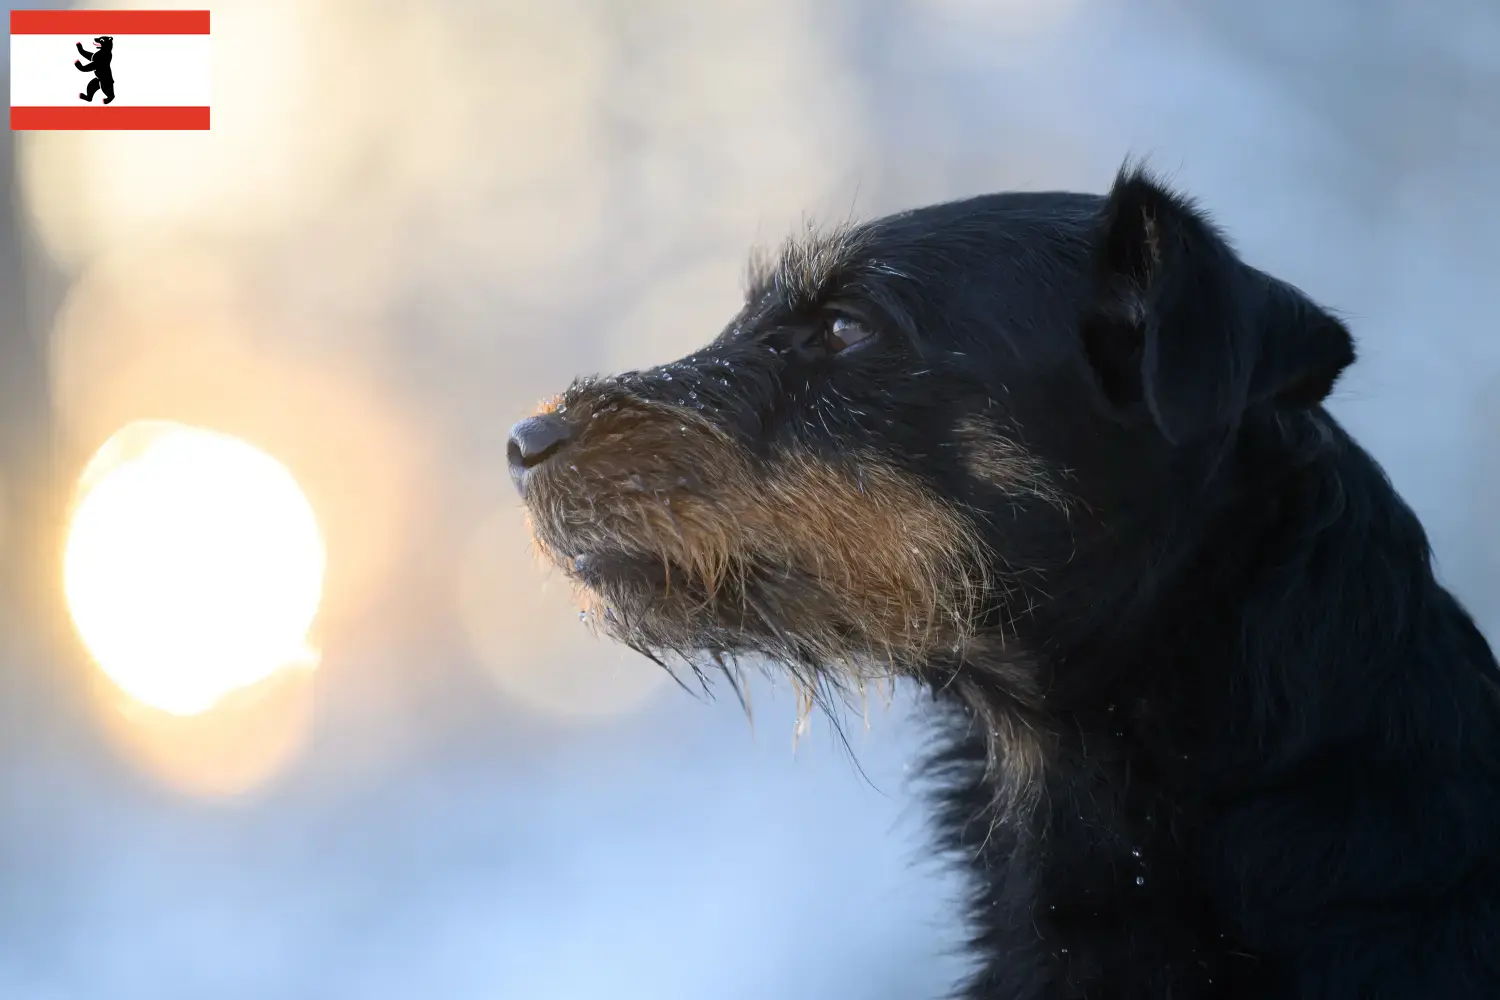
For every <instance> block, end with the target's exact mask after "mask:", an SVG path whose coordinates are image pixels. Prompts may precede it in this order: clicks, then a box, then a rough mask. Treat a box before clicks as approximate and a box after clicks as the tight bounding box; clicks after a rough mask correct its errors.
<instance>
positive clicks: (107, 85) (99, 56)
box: [73, 35, 115, 104]
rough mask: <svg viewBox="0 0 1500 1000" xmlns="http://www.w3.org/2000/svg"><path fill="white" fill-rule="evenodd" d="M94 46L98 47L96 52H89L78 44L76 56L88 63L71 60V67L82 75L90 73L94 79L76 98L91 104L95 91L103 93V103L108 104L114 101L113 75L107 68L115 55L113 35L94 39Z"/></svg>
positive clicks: (81, 44)
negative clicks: (82, 73)
mask: <svg viewBox="0 0 1500 1000" xmlns="http://www.w3.org/2000/svg"><path fill="white" fill-rule="evenodd" d="M94 44H95V45H97V46H99V48H98V51H95V52H90V51H89V50H88V49H86V48H84V47H83V43H82V42H78V43H77V46H78V54H79V55H81V56H83V57H84V58H85V59H88V60H89V62H87V63H81V62H79V61H78V60H76V59H75V60H73V65H74V66H76V67H78V69H79V70H80V71H82V72H84V73H89V72H92V73H93V74H94V78H93V79H92V80H90V81H89V89H88V90H87V91H85V92H84V93H82V94H79V95H78V96H79V97H81V98H82V99H83V100H85V101H90V102H92V101H93V99H94V92H95V91H96V90H101V89H102V90H103V91H104V103H105V104H108V103H109V102H110V101H113V100H114V99H115V74H114V71H113V70H111V69H110V68H109V63H110V60H111V59H113V58H114V54H115V39H114V36H113V35H100V36H99V37H98V38H96V39H94Z"/></svg>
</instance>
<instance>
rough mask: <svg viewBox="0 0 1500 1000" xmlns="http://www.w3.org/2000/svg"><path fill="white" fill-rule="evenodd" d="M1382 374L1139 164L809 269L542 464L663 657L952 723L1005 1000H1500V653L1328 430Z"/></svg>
mask: <svg viewBox="0 0 1500 1000" xmlns="http://www.w3.org/2000/svg"><path fill="white" fill-rule="evenodd" d="M836 317H837V318H839V319H840V320H841V321H842V322H843V323H844V324H845V326H844V327H843V329H845V331H846V333H847V330H848V329H850V327H848V326H847V324H850V323H853V324H856V325H858V326H859V327H861V328H862V329H865V330H869V331H872V332H873V334H874V336H872V337H870V338H868V339H867V340H866V341H864V342H862V343H860V345H859V346H858V347H856V348H853V349H851V350H848V351H846V352H843V353H838V348H839V347H841V346H842V345H843V343H845V342H846V341H845V340H840V339H836V338H835V336H834V335H833V334H832V333H831V331H833V330H834V325H833V321H834V319H835V318H836ZM1353 358H1354V350H1353V342H1352V340H1351V338H1350V336H1349V333H1348V331H1347V329H1345V327H1344V326H1343V324H1342V323H1341V322H1339V321H1338V320H1337V319H1336V318H1334V317H1333V316H1332V315H1331V314H1329V313H1328V312H1327V311H1326V310H1324V309H1322V308H1320V307H1319V306H1317V305H1316V304H1314V303H1313V302H1312V301H1311V300H1309V299H1308V298H1307V297H1306V296H1305V295H1303V294H1302V293H1301V292H1300V291H1298V290H1297V289H1295V288H1292V287H1291V286H1290V285H1287V284H1285V283H1283V282H1280V281H1278V280H1276V279H1274V278H1271V277H1270V276H1269V275H1266V274H1264V273H1263V272H1260V271H1258V270H1255V269H1254V268H1252V267H1250V266H1248V265H1247V264H1245V263H1244V262H1242V261H1241V260H1240V259H1239V258H1238V257H1237V256H1236V254H1235V253H1234V251H1233V250H1232V248H1231V247H1230V246H1229V244H1228V243H1227V242H1226V241H1225V240H1224V238H1223V237H1222V235H1221V234H1220V233H1219V232H1218V231H1217V230H1216V229H1215V228H1214V227H1213V226H1212V224H1211V223H1209V222H1208V221H1207V220H1206V219H1205V218H1204V216H1203V215H1202V213H1201V212H1199V211H1198V210H1197V208H1196V207H1195V206H1193V205H1192V204H1191V203H1190V202H1188V201H1187V200H1185V199H1183V198H1181V197H1180V196H1178V195H1175V194H1173V193H1172V192H1170V191H1167V190H1165V189H1163V188H1162V187H1161V186H1160V185H1159V184H1157V183H1156V182H1155V181H1153V180H1152V179H1151V178H1149V177H1147V176H1145V175H1144V174H1141V173H1139V172H1136V171H1125V172H1122V174H1121V176H1120V177H1119V178H1118V180H1117V182H1116V184H1115V186H1114V188H1113V190H1112V191H1111V192H1110V194H1109V195H1108V196H1107V197H1104V198H1098V197H1092V196H1087V195H1074V194H1064V193H1051V194H1030V195H1020V194H1012V195H995V196H990V197H986V198H979V199H973V200H971V201H967V202H959V203H954V204H949V205H939V206H933V207H931V208H927V209H922V210H919V211H915V212H908V213H904V214H902V215H897V216H892V217H890V218H887V219H883V220H879V221H877V222H874V223H870V224H867V225H864V226H858V227H848V228H845V229H841V230H836V231H834V232H832V233H824V234H822V235H820V236H818V235H815V236H812V237H810V238H809V239H805V240H802V241H799V242H794V243H793V244H791V245H790V246H789V247H788V248H787V249H786V250H784V251H783V253H782V254H781V256H780V257H779V258H778V259H777V261H776V262H774V264H769V265H762V266H760V267H759V268H758V269H757V270H756V272H755V275H754V278H753V280H752V285H751V289H750V291H749V294H748V296H747V303H746V306H745V308H744V309H743V310H742V311H741V313H740V315H739V316H737V317H735V318H734V319H733V320H732V321H731V322H730V323H729V325H728V326H727V327H726V329H725V331H724V332H723V333H722V334H721V335H720V336H719V337H718V338H717V339H716V340H714V341H713V343H711V344H710V345H709V346H708V347H706V348H705V349H704V350H703V351H701V352H699V353H697V354H694V355H692V356H690V357H687V358H684V359H682V360H681V361H678V362H674V363H672V364H669V365H665V366H663V367H661V368H657V369H652V370H650V371H646V372H631V373H626V374H624V375H620V376H616V377H613V378H608V379H586V380H582V381H580V382H578V383H576V384H575V385H574V386H572V387H571V388H570V389H569V390H568V391H567V392H566V393H564V394H563V395H562V396H561V397H558V398H557V399H556V400H554V401H553V402H552V403H550V404H549V405H548V407H547V409H548V411H549V412H550V413H551V416H550V417H548V418H547V419H548V420H550V421H553V422H552V423H551V424H550V425H549V427H550V428H551V429H552V430H557V429H558V428H562V429H563V430H565V431H566V433H564V434H561V435H560V439H561V440H562V441H563V442H564V443H563V445H561V446H559V447H558V448H557V449H555V453H553V452H549V453H548V455H546V456H543V457H539V458H537V459H536V461H535V462H531V463H529V464H524V467H523V466H522V465H517V466H515V471H516V474H517V476H518V481H519V483H520V485H521V486H522V491H523V493H524V495H525V497H526V500H527V504H528V507H529V508H530V511H531V515H532V520H533V526H534V528H535V534H536V537H537V541H538V545H539V547H540V549H541V551H542V552H543V553H544V554H545V555H546V557H547V558H548V559H550V560H552V561H555V562H556V563H557V564H558V565H560V566H561V567H562V568H563V569H564V571H566V572H568V573H569V574H570V575H571V576H573V578H574V579H575V580H576V581H577V582H578V583H579V585H580V587H581V588H582V589H583V591H584V593H585V594H586V599H587V601H588V602H589V604H590V606H591V607H592V608H593V610H594V617H595V619H596V621H597V623H598V624H599V625H601V626H602V627H603V628H604V629H605V630H606V631H608V632H609V633H610V634H612V635H614V636H616V637H617V638H619V639H621V640H622V641H624V642H627V643H629V644H630V645H632V646H634V647H635V648H637V649H640V650H641V651H643V652H645V653H646V654H647V655H650V656H652V657H654V658H657V659H663V658H665V657H666V656H667V655H669V654H675V655H679V656H681V657H682V658H683V659H684V661H685V662H687V663H688V664H689V665H691V666H693V669H695V670H700V671H701V668H702V666H703V665H704V664H705V663H718V664H721V665H724V666H725V670H726V674H727V675H728V676H729V677H730V679H731V680H732V681H734V680H737V675H736V674H735V672H734V668H733V663H734V662H735V658H736V657H739V656H742V655H746V654H750V655H753V656H757V657H764V658H768V659H769V660H771V661H773V662H775V663H776V664H779V665H780V666H781V667H783V668H785V669H786V670H788V671H789V672H790V673H791V675H792V677H793V678H794V680H795V681H796V682H797V683H798V684H799V685H800V687H801V689H802V690H804V691H805V692H807V697H808V698H809V699H811V698H824V697H831V696H833V695H834V694H836V693H837V692H838V691H840V690H843V689H846V688H847V687H849V686H850V685H856V686H857V685H859V684H862V683H863V682H864V681H865V680H867V679H869V678H871V677H876V676H880V675H882V674H899V675H902V676H906V677H909V678H912V679H914V680H915V681H916V682H917V683H919V684H922V685H925V686H926V687H927V688H928V689H929V690H930V692H931V693H932V695H933V701H934V716H935V725H936V727H937V729H936V731H937V733H938V744H937V747H936V749H935V751H934V754H933V758H932V761H931V766H930V768H929V770H928V777H929V779H930V781H931V783H932V786H933V792H934V797H935V805H936V809H937V816H936V819H937V823H938V831H939V836H940V840H939V844H940V846H941V848H942V849H943V850H945V851H946V852H949V853H951V854H952V856H953V857H955V858H956V859H958V860H959V861H960V862H961V863H962V864H964V865H965V866H967V868H968V870H969V871H970V872H971V874H972V886H973V896H972V908H971V910H970V913H969V917H970V922H971V926H972V928H973V938H972V943H973V954H974V958H975V960H976V967H975V971H974V974H973V976H972V977H971V978H970V979H969V980H968V981H967V982H966V983H965V984H964V985H963V986H962V988H961V995H962V996H963V997H964V998H966V1000H1058V998H1085V997H1086V998H1090V1000H1112V998H1113V1000H1146V998H1172V1000H1195V998H1203V1000H1207V998H1257V1000H1259V998H1267V1000H1268V998H1278V1000H1280V998H1291V1000H1355V998H1360V1000H1368V998H1373V1000H1383V998H1392V1000H1394V998H1403V1000H1407V998H1423V1000H1458V998H1471V997H1472V998H1480V997H1495V996H1500V834H1497V832H1496V831H1497V829H1500V683H1497V670H1496V664H1495V659H1494V657H1493V655H1492V653H1491V651H1490V649H1489V646H1488V644H1487V643H1486V642H1485V640H1484V639H1483V637H1482V636H1481V635H1480V634H1479V632H1478V631H1477V630H1476V629H1475V627H1474V625H1473V622H1472V621H1471V619H1470V618H1469V617H1468V615H1467V614H1465V612H1464V611H1463V609H1462V608H1460V607H1459V605H1458V604H1457V602H1456V601H1455V600H1454V599H1453V598H1452V596H1451V595H1449V594H1448V593H1447V592H1446V591H1445V590H1444V589H1443V588H1442V587H1441V586H1440V585H1439V584H1438V583H1437V581H1436V580H1435V578H1434V576H1433V572H1432V567H1431V564H1430V555H1429V552H1428V546H1427V540H1426V537H1425V535H1424V534H1423V532H1422V529H1421V526H1420V525H1419V524H1418V523H1417V520H1416V518H1415V517H1414V516H1413V514H1412V513H1411V511H1410V510H1409V509H1408V508H1407V507H1406V506H1405V505H1404V504H1403V503H1402V502H1401V501H1400V499H1399V498H1398V497H1397V496H1396V495H1395V493H1394V492H1393V491H1392V489H1391V487H1390V484H1389V483H1388V482H1387V481H1386V480H1385V478H1384V476H1383V475H1382V473H1381V471H1380V469H1379V468H1378V466H1377V465H1376V464H1375V463H1374V462H1373V460H1371V458H1370V457H1369V456H1368V455H1367V454H1365V452H1363V451H1362V450H1361V449H1360V448H1359V447H1358V445H1356V444H1355V443H1354V442H1353V441H1352V440H1350V439H1349V437H1348V436H1347V435H1346V434H1345V433H1344V432H1343V430H1342V429H1341V428H1340V427H1339V426H1338V424H1337V423H1336V422H1335V421H1334V420H1333V418H1332V417H1331V416H1330V415H1329V414H1328V412H1327V411H1326V410H1324V409H1323V407H1322V405H1321V404H1322V401H1323V399H1324V397H1325V396H1326V395H1327V394H1328V392H1329V391H1330V389H1331V388H1332V386H1333V385H1334V383H1335V381H1336V380H1337V378H1338V377H1339V374H1340V373H1341V372H1342V371H1343V370H1344V368H1345V367H1347V366H1348V365H1349V364H1350V363H1351V362H1352V361H1353ZM549 433H550V431H549ZM700 676H701V674H700ZM736 690H737V691H738V686H737V685H736Z"/></svg>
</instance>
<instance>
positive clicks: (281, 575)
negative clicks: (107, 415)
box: [63, 421, 326, 715]
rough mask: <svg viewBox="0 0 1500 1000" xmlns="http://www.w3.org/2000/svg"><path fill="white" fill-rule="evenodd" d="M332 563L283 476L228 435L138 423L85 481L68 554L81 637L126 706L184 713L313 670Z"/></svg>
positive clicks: (118, 437) (109, 446)
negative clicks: (312, 636) (289, 673)
mask: <svg viewBox="0 0 1500 1000" xmlns="http://www.w3.org/2000/svg"><path fill="white" fill-rule="evenodd" d="M325 562H326V555H325V550H324V545H323V539H322V535H321V533H320V532H319V529H318V524H317V521H316V519H315V517H314V515H313V510H312V507H311V505H310V504H309V503H308V501H307V498H306V497H305V496H304V495H303V492H302V490H301V488H300V487H299V486H298V485H297V482H296V480H295V479H293V478H292V474H291V473H290V472H289V471H288V470H287V468H286V467H285V466H284V465H282V464H281V463H280V462H278V461H277V460H276V459H274V458H272V457H271V456H269V455H267V454H265V453H264V452H262V451H260V450H258V449H256V448H255V447H253V446H251V445H249V444H247V443H245V442H244V441H241V440H238V439H237V438H232V437H229V436H227V435H223V434H219V433H215V432H212V431H206V430H201V429H198V428H192V427H186V426H183V425H181V424H174V423H168V422H164V421H139V422H137V423H133V424H131V425H129V426H127V427H126V428H124V429H123V430H121V431H120V432H119V433H117V434H115V435H114V436H113V437H111V438H110V439H109V440H108V441H107V442H105V444H104V446H103V447H102V448H101V449H100V450H99V452H98V453H97V454H96V455H95V456H94V457H93V459H92V460H91V461H90V462H89V464H88V466H87V467H86V468H85V469H84V472H83V475H82V477H81V478H80V481H79V487H78V495H77V500H76V502H75V506H74V509H73V516H72V522H71V525H70V527H69V531H68V538H67V545H66V550H65V552H64V559H63V577H64V589H65V591H66V594H67V601H68V608H69V610H70V612H71V613H72V616H73V621H74V624H75V625H76V627H77V629H78V633H79V635H80V637H81V638H82V640H83V644H84V646H85V647H87V649H88V651H89V653H90V654H91V655H92V656H93V658H94V661H95V662H96V663H97V664H98V665H99V668H100V669H101V670H102V671H103V672H104V673H105V675H107V676H108V677H109V678H110V680H112V681H113V682H114V683H115V684H116V685H117V686H118V687H119V688H120V689H121V690H122V691H124V692H125V693H126V694H127V695H129V696H130V697H132V698H134V699H136V700H138V701H140V702H142V703H144V704H146V705H149V706H152V707H154V708H158V709H161V710H163V711H166V712H170V713H173V714H177V715H192V714H195V713H199V712H204V711H206V710H208V709H210V708H212V707H213V706H214V705H215V704H216V703H217V702H218V701H219V700H220V699H222V698H224V697H225V696H226V695H229V694H231V693H232V692H235V691H239V690H241V689H244V688H247V687H250V686H252V685H254V684H256V683H257V682H260V681H262V680H264V679H266V678H267V677H269V676H271V675H272V674H273V673H275V672H276V671H278V670H280V669H282V668H285V667H292V666H311V665H312V664H313V663H315V662H316V657H315V654H313V653H312V652H311V650H309V648H308V646H307V632H308V628H309V627H310V626H311V624H312V621H313V617H314V616H315V615H316V614H317V610H318V604H319V601H320V600H321V598H322V591H323V572H324V566H325Z"/></svg>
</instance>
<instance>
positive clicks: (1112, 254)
mask: <svg viewBox="0 0 1500 1000" xmlns="http://www.w3.org/2000/svg"><path fill="white" fill-rule="evenodd" d="M1094 252H1095V255H1096V257H1095V262H1096V269H1095V275H1094V278H1095V285H1094V289H1093V296H1092V300H1091V302H1090V305H1089V306H1088V308H1087V309H1086V310H1085V314H1084V319H1083V338H1084V348H1085V351H1086V353H1087V355H1088V358H1089V361H1090V363H1091V364H1092V365H1093V367H1094V370H1095V372H1096V373H1097V375H1098V376H1099V381H1100V385H1101V386H1102V387H1103V389H1104V392H1105V395H1106V396H1108V397H1109V399H1110V400H1111V402H1112V403H1113V404H1114V405H1116V406H1117V407H1119V408H1121V409H1130V408H1134V407H1139V406H1144V407H1145V409H1146V410H1147V411H1148V412H1149V414H1150V416H1151V419H1152V420H1153V421H1154V422H1155V423H1156V426H1157V427H1158V428H1159V429H1160V430H1161V433H1162V435H1163V436H1164V437H1166V438H1167V440H1168V441H1170V442H1172V443H1173V444H1178V443H1181V442H1183V441H1186V440H1189V439H1192V438H1195V437H1200V436H1203V435H1205V434H1208V433H1210V432H1212V431H1214V430H1215V429H1221V430H1222V429H1227V428H1230V427H1233V426H1235V425H1236V424H1237V423H1238V422H1239V419H1240V417H1241V415H1242V414H1243V412H1244V411H1245V409H1246V408H1247V407H1249V406H1252V405H1255V404H1257V403H1265V402H1278V403H1281V404H1283V405H1288V406H1314V405H1316V404H1317V403H1319V402H1321V401H1322V400H1323V399H1324V398H1325V397H1326V396H1327V395H1328V393H1329V391H1330V390H1331V389H1332V388H1333V384H1334V382H1335V381H1336V380H1337V379H1338V377H1339V374H1340V373H1341V372H1342V371H1343V370H1344V369H1345V368H1346V367H1347V366H1348V365H1349V364H1350V363H1351V362H1353V361H1354V342H1353V339H1352V338H1351V337H1350V336H1349V331H1348V329H1347V328H1346V327H1345V326H1344V324H1343V323H1341V322H1340V321H1339V320H1337V319H1335V318H1334V317H1333V316H1332V315H1330V314H1329V313H1328V312H1327V311H1325V310H1324V309H1322V308H1320V307H1319V306H1318V305H1316V304H1315V303H1314V302H1312V300H1310V299H1309V298H1308V297H1307V296H1305V295H1304V294H1302V292H1300V291H1298V290H1297V289H1296V288H1293V287H1292V286H1291V285H1288V284H1286V283H1285V282H1282V281H1278V280H1277V279H1275V278H1272V277H1271V276H1269V275H1267V274H1265V273H1263V272H1261V271H1258V270H1256V269H1255V268H1253V267H1250V266H1249V265H1247V264H1245V263H1243V262H1242V261H1241V260H1240V259H1239V258H1238V257H1237V256H1236V255H1235V253H1234V251H1233V250H1232V249H1231V248H1230V246H1229V244H1228V243H1227V242H1226V241H1225V240H1224V238H1223V236H1221V235H1220V234H1219V233H1218V231H1217V230H1215V229H1214V227H1213V225H1212V224H1211V223H1209V222H1208V220H1207V219H1205V218H1204V217H1203V216H1202V215H1201V214H1200V213H1199V212H1198V211H1197V210H1196V209H1195V208H1194V206H1193V205H1192V204H1191V203H1189V202H1188V201H1186V200H1185V199H1183V198H1181V197H1179V196H1177V195H1175V194H1173V193H1171V192H1170V191H1168V190H1166V189H1164V188H1163V187H1161V186H1160V185H1158V184H1157V183H1155V182H1154V181H1153V180H1152V179H1151V178H1150V177H1148V176H1146V175H1145V174H1144V173H1142V172H1140V171H1139V170H1131V169H1128V168H1127V169H1126V170H1122V171H1121V172H1120V175H1119V176H1118V177H1117V178H1116V180H1115V184H1114V188H1113V189H1112V190H1111V191H1110V194H1109V197H1108V198H1107V199H1106V202H1105V206H1104V211H1103V218H1102V222H1101V225H1100V229H1099V233H1098V235H1097V238H1096V242H1095V251H1094Z"/></svg>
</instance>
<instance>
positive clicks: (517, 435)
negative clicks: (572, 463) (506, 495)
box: [505, 413, 573, 487]
mask: <svg viewBox="0 0 1500 1000" xmlns="http://www.w3.org/2000/svg"><path fill="white" fill-rule="evenodd" d="M572 438H573V429H572V428H571V427H569V426H568V422H567V421H566V420H564V419H563V418H562V417H559V416H558V415H557V414H555V413H543V414H541V415H540V416H536V417H527V418H526V419H525V420H523V421H521V422H520V423H518V424H516V425H515V426H514V427H512V428H511V429H510V444H509V445H507V446H506V449H505V457H506V460H507V461H508V462H509V463H510V477H511V478H512V479H513V480H515V483H516V486H517V487H520V485H521V481H522V479H524V478H525V476H526V473H527V472H528V471H529V470H531V469H534V468H536V467H537V466H538V465H541V464H542V463H543V462H545V461H547V459H549V458H551V457H552V456H553V455H556V454H557V453H558V452H559V451H561V450H562V448H563V445H565V444H567V443H568V442H569V441H570V440H572Z"/></svg>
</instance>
